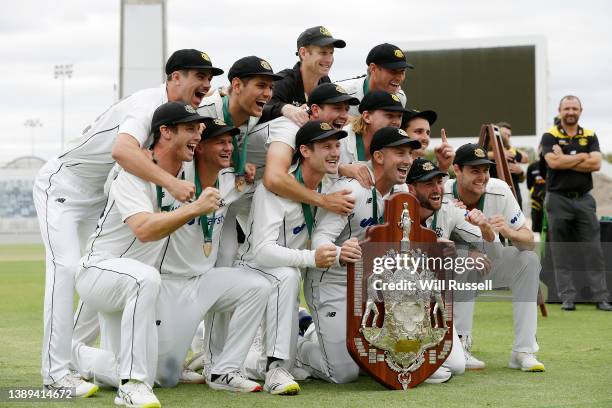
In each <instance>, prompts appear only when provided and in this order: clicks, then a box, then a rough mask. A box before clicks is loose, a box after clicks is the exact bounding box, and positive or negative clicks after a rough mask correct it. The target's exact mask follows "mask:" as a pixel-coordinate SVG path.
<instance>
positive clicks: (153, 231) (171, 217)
mask: <svg viewBox="0 0 612 408" xmlns="http://www.w3.org/2000/svg"><path fill="white" fill-rule="evenodd" d="M219 199H220V196H219V191H218V190H217V189H215V188H210V187H208V188H207V189H205V190H204V191H203V192H202V194H201V195H200V197H199V198H198V200H197V201H194V202H193V203H189V204H186V205H183V206H181V207H179V208H177V209H176V210H174V211H170V212H159V213H145V212H140V213H138V214H134V215H132V216H130V217H128V218H127V219H126V220H125V222H126V223H127V224H128V226H129V227H130V229H131V230H132V232H133V233H134V235H136V238H138V240H139V241H141V242H151V241H158V240H160V239H162V238H165V237H167V236H168V235H170V234H172V233H173V232H174V231H176V230H177V229H179V228H180V227H182V226H183V225H185V223H186V222H188V221H189V220H191V219H193V218H195V217H198V216H200V215H201V214H207V213H210V212H212V211H214V210H216V209H217V208H219Z"/></svg>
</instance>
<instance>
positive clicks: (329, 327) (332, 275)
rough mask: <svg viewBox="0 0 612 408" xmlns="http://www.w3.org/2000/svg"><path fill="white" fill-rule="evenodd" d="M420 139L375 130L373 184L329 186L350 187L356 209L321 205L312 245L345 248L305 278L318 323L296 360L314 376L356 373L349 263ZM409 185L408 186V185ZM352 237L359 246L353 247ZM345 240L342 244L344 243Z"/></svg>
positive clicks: (337, 378) (332, 378)
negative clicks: (346, 211) (345, 212)
mask: <svg viewBox="0 0 612 408" xmlns="http://www.w3.org/2000/svg"><path fill="white" fill-rule="evenodd" d="M420 145H421V144H420V143H419V142H418V141H416V140H413V139H410V138H408V136H407V134H406V132H404V131H403V130H401V129H397V128H394V127H383V128H381V129H379V130H378V131H376V133H374V136H373V137H372V142H371V144H370V155H371V157H372V159H371V161H370V162H369V163H368V169H369V172H370V175H371V177H372V180H374V186H373V187H371V188H364V187H362V186H361V184H359V182H358V181H357V180H356V179H349V178H341V179H339V180H338V181H337V182H336V183H335V184H334V185H333V187H332V188H331V189H330V192H333V191H341V190H343V189H348V190H350V191H352V194H353V196H354V197H355V207H354V209H353V212H352V214H350V215H349V216H348V217H347V216H342V215H338V214H334V213H331V212H328V211H325V210H321V211H320V214H319V215H318V217H317V226H316V228H315V230H314V233H313V238H312V243H313V246H315V247H318V246H321V245H329V244H332V245H335V246H337V249H338V252H339V253H340V257H339V259H336V260H335V262H334V265H333V266H331V267H329V268H325V267H324V268H321V267H318V268H316V269H315V268H311V269H309V270H308V272H307V273H306V277H305V278H304V296H305V298H306V302H307V303H308V307H309V308H310V312H311V313H312V317H313V321H314V328H315V329H316V336H312V332H313V326H312V325H311V326H310V328H309V329H308V331H307V333H306V334H305V335H304V337H303V338H301V339H300V341H299V343H298V350H297V363H298V365H300V366H301V367H302V368H304V369H305V370H307V371H309V372H310V374H311V375H312V376H314V377H317V378H321V379H324V380H326V381H329V382H333V383H347V382H351V381H354V380H356V379H357V376H358V375H359V366H358V365H357V364H356V363H355V362H354V361H353V359H352V358H351V356H350V355H349V353H348V350H347V348H346V266H342V264H341V263H340V262H342V263H347V262H356V261H357V260H359V259H360V258H361V250H360V249H358V248H359V247H358V246H357V243H358V241H359V240H363V239H364V237H365V232H366V229H367V227H368V226H370V225H375V224H378V223H380V222H381V221H382V219H383V211H384V200H385V198H386V197H387V196H388V195H389V194H390V193H392V192H393V189H394V186H397V187H395V191H397V189H398V187H399V186H398V185H403V184H404V183H405V182H406V176H407V174H408V170H409V168H410V165H411V164H412V155H411V153H412V150H413V149H418V148H419V147H420ZM403 188H404V190H405V186H403ZM349 243H353V245H355V246H357V249H352V250H350V249H349V248H347V244H349ZM341 245H342V248H341V249H340V248H339V246H341Z"/></svg>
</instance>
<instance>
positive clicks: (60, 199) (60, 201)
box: [55, 198, 66, 203]
mask: <svg viewBox="0 0 612 408" xmlns="http://www.w3.org/2000/svg"><path fill="white" fill-rule="evenodd" d="M55 201H57V202H58V203H65V202H66V199H65V198H56V199H55Z"/></svg>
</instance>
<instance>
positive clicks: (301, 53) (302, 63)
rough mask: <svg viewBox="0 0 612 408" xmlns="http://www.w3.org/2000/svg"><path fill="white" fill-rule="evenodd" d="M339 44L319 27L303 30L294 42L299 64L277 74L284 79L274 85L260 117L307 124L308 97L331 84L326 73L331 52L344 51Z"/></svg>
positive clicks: (341, 41) (344, 45) (326, 30)
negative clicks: (281, 118) (271, 94)
mask: <svg viewBox="0 0 612 408" xmlns="http://www.w3.org/2000/svg"><path fill="white" fill-rule="evenodd" d="M344 47H346V43H345V42H344V41H343V40H339V39H337V38H334V37H333V36H332V34H331V33H330V32H329V30H328V29H327V28H325V27H323V26H317V27H311V28H308V29H306V31H304V32H303V33H302V34H300V36H299V37H298V39H297V52H296V53H295V54H296V55H297V56H298V57H299V58H300V60H299V61H298V62H297V63H296V64H295V65H294V67H293V68H288V69H284V70H282V71H281V72H279V74H280V75H282V76H284V77H285V78H284V79H282V80H280V81H278V82H276V83H275V84H274V94H273V96H272V99H271V100H270V102H268V104H267V105H266V106H265V108H264V117H266V118H267V119H275V118H277V117H279V116H285V117H287V118H289V119H291V120H292V121H293V122H295V123H296V124H297V125H298V126H302V125H303V124H304V123H306V122H308V113H307V112H306V111H307V110H308V108H307V106H306V103H307V102H308V95H310V92H312V90H313V89H314V88H315V87H316V86H317V85H319V84H322V83H326V82H331V81H330V79H329V76H328V74H329V70H330V69H331V67H332V64H333V63H334V48H344Z"/></svg>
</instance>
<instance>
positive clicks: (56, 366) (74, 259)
mask: <svg viewBox="0 0 612 408" xmlns="http://www.w3.org/2000/svg"><path fill="white" fill-rule="evenodd" d="M167 101H168V98H167V94H166V88H165V84H163V85H161V86H160V87H158V88H151V89H145V90H142V91H139V92H136V93H135V94H133V95H131V96H129V97H127V98H125V99H123V100H121V101H119V102H117V103H116V104H114V105H113V106H111V107H110V108H109V109H108V110H107V111H106V112H104V113H103V114H102V115H100V116H99V117H98V118H97V119H96V120H95V121H94V122H93V123H92V124H91V125H89V126H88V127H87V128H85V130H84V131H83V135H82V136H81V137H80V138H78V139H75V140H74V141H72V142H71V143H70V145H69V147H68V149H67V150H66V151H65V152H64V153H62V154H61V155H60V156H58V157H56V158H54V159H51V160H49V161H48V162H47V163H46V164H45V165H44V166H43V167H42V168H41V169H40V170H39V172H38V174H37V176H36V179H35V182H34V189H33V196H34V205H35V207H36V213H37V214H38V221H39V224H40V230H41V234H42V238H43V242H44V244H45V251H46V272H45V302H44V321H43V325H44V334H43V342H42V343H43V347H42V368H41V374H42V376H43V382H44V384H51V383H53V382H55V381H57V380H59V379H60V378H62V377H63V376H64V375H66V374H68V373H69V370H68V366H69V363H70V358H71V357H70V354H71V351H70V350H71V344H70V340H71V339H72V335H73V327H72V321H73V319H72V316H73V302H74V276H75V273H76V271H77V270H78V268H79V258H80V257H81V255H82V252H81V251H82V249H83V247H82V246H83V244H84V243H85V242H86V240H87V237H89V235H91V233H92V232H93V231H94V230H95V227H96V222H97V220H98V218H99V216H100V214H101V213H102V211H103V209H104V204H105V201H106V195H105V194H104V191H103V186H104V183H105V181H106V178H107V176H108V173H109V171H110V169H111V168H112V167H113V165H114V164H115V161H114V160H113V158H112V156H111V150H112V147H113V144H114V142H115V139H116V137H117V135H118V134H119V133H128V134H130V135H132V136H133V137H134V138H136V140H137V141H138V143H140V145H141V146H146V142H147V140H148V139H149V137H150V133H151V118H152V116H153V111H154V110H155V109H156V108H157V107H158V106H160V105H162V104H163V103H165V102H167ZM86 315H87V318H85V319H84V320H85V321H90V322H93V324H96V323H95V322H96V320H95V318H94V319H91V316H89V315H90V312H87V311H85V310H83V311H82V316H83V317H85V316H86Z"/></svg>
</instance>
